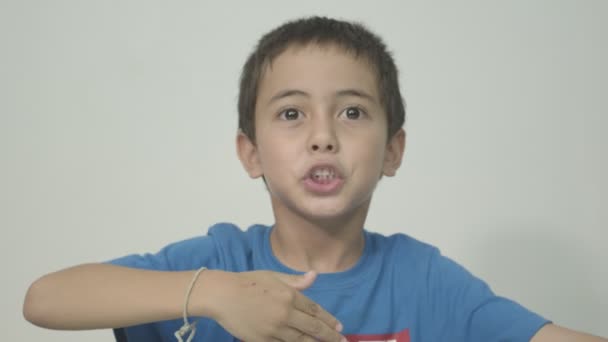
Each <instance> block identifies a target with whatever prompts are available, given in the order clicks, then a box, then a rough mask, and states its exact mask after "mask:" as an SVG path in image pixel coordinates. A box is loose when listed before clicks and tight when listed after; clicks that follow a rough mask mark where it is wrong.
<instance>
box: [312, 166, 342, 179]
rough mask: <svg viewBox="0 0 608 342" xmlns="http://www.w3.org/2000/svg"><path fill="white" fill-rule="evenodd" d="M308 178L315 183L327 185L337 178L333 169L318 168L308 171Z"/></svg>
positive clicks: (327, 167) (326, 167)
mask: <svg viewBox="0 0 608 342" xmlns="http://www.w3.org/2000/svg"><path fill="white" fill-rule="evenodd" d="M309 177H310V178H311V179H312V180H313V181H315V182H317V183H329V182H331V181H332V180H333V179H335V178H336V177H337V172H336V170H335V169H334V168H333V167H329V166H318V167H315V168H313V169H312V170H310V173H309Z"/></svg>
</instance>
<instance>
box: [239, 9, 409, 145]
mask: <svg viewBox="0 0 608 342" xmlns="http://www.w3.org/2000/svg"><path fill="white" fill-rule="evenodd" d="M310 44H316V45H318V46H321V47H329V46H335V47H338V48H340V49H342V50H344V51H345V52H347V53H350V54H352V55H353V56H355V57H356V58H362V59H363V60H365V61H366V62H367V63H368V64H369V66H370V67H371V68H372V69H373V71H374V72H375V74H376V77H377V86H378V94H379V96H380V102H381V104H382V107H383V109H384V112H385V113H386V115H387V122H388V127H387V134H388V135H387V136H388V138H390V137H392V136H393V135H394V134H395V133H396V132H397V131H398V130H399V129H401V127H402V126H403V123H404V121H405V106H404V102H403V99H402V97H401V93H400V91H399V80H398V71H397V67H396V66H395V63H394V61H393V58H392V57H391V55H390V53H389V52H388V51H387V48H386V45H385V44H384V43H383V42H382V40H381V39H380V37H378V36H376V35H375V34H373V33H372V32H370V31H369V30H367V29H366V28H365V27H364V26H362V25H361V24H357V23H351V22H346V21H340V20H335V19H330V18H324V17H311V18H305V19H299V20H295V21H291V22H287V23H285V24H283V25H281V26H279V27H277V28H276V29H274V30H272V31H270V32H269V33H267V34H266V35H264V36H263V37H262V38H261V39H260V41H259V42H258V45H257V47H256V49H255V50H254V51H253V53H252V54H251V55H250V56H249V58H248V59H247V62H246V63H245V65H244V67H243V71H242V74H241V82H240V90H239V102H238V112H239V129H240V130H241V131H242V132H243V133H244V134H245V135H246V136H247V137H249V139H251V141H252V142H253V143H255V141H256V129H255V128H256V127H255V108H256V102H257V100H258V95H259V94H258V91H259V85H260V81H261V80H262V78H263V76H264V73H265V71H266V70H267V68H268V67H270V66H271V64H272V62H273V61H274V59H275V58H276V57H277V56H279V55H280V54H281V53H283V52H285V51H286V50H287V49H288V48H290V47H304V46H306V45H310Z"/></svg>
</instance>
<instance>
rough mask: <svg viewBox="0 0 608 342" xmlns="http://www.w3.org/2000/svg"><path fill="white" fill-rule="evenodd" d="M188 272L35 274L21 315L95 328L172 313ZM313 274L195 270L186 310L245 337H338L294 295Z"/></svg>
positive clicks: (103, 269) (332, 322)
mask: <svg viewBox="0 0 608 342" xmlns="http://www.w3.org/2000/svg"><path fill="white" fill-rule="evenodd" d="M194 273H195V271H184V272H163V271H148V270H141V269H133V268H127V267H122V266H116V265H110V264H85V265H80V266H75V267H71V268H68V269H65V270H62V271H58V272H54V273H51V274H48V275H46V276H43V277H42V278H40V279H38V280H37V281H35V282H34V283H33V284H32V285H31V286H30V288H29V290H28V292H27V294H26V298H25V301H24V306H23V314H24V316H25V318H26V319H27V320H28V321H30V322H32V323H33V324H36V325H38V326H41V327H45V328H50V329H69V330H79V329H102V328H118V327H127V326H132V325H137V324H142V323H148V322H156V321H164V320H170V319H176V318H179V317H181V316H182V310H183V303H184V295H185V292H186V289H187V287H188V285H189V284H190V282H191V280H192V277H193V276H194ZM315 277H316V274H314V273H307V274H306V275H304V276H294V275H287V274H280V273H276V272H269V271H253V272H242V273H233V272H225V271H216V270H205V271H203V272H202V273H201V274H200V276H199V279H198V281H197V282H196V285H195V287H194V288H193V290H192V294H191V297H190V301H189V304H188V313H189V315H190V316H204V317H209V318H211V319H214V320H216V321H217V322H218V323H219V324H220V325H222V326H223V327H224V328H225V329H226V330H228V331H229V332H230V333H231V334H233V335H234V336H235V337H237V338H239V339H241V340H243V339H246V340H247V341H268V340H273V339H279V340H283V341H292V340H297V339H298V338H301V337H302V336H301V335H303V336H308V337H314V338H316V339H317V340H321V341H331V342H333V341H335V342H338V341H342V339H343V337H342V336H341V335H340V334H339V333H338V331H339V330H341V325H340V324H339V323H338V321H337V320H336V319H335V318H334V317H333V316H331V315H330V314H329V313H327V312H326V311H325V310H323V309H322V308H321V307H320V306H319V305H318V304H316V303H314V302H312V301H311V300H310V299H308V298H306V297H305V296H304V295H302V294H301V293H300V291H299V290H302V289H304V288H306V287H308V286H310V285H311V284H312V283H313V282H314V279H315Z"/></svg>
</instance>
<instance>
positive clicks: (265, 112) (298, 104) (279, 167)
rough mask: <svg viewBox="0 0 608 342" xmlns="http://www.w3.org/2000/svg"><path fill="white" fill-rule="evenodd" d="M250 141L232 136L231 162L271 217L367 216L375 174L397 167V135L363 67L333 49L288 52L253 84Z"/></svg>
mask: <svg viewBox="0 0 608 342" xmlns="http://www.w3.org/2000/svg"><path fill="white" fill-rule="evenodd" d="M258 89H259V90H258V96H257V101H256V103H257V104H256V108H255V127H256V142H255V144H254V143H252V142H251V141H250V139H249V138H247V137H246V136H245V135H244V134H242V133H239V136H238V140H237V145H238V146H237V147H238V152H239V157H240V159H241V161H242V162H243V165H244V166H245V168H246V170H247V172H248V173H249V175H250V176H251V177H253V178H257V177H261V176H264V178H265V180H266V183H267V186H268V190H269V192H270V195H271V198H272V203H273V209H274V211H275V215H276V214H278V213H280V212H284V211H286V210H287V211H289V212H291V213H293V214H296V215H299V216H302V217H305V218H308V219H312V220H319V219H321V220H322V219H336V218H340V217H345V215H350V214H354V213H356V212H357V211H360V210H364V211H366V210H367V207H368V204H369V202H370V200H371V197H372V193H373V191H374V188H375V186H376V184H377V182H378V181H379V179H380V177H381V176H382V175H386V176H392V175H394V174H395V172H396V170H397V168H398V167H399V165H400V163H401V158H402V154H403V149H404V144H405V141H404V140H405V137H404V135H405V134H404V132H403V130H400V131H399V132H398V133H397V134H395V135H394V136H393V137H391V139H390V140H387V115H386V113H385V112H384V110H383V108H382V105H381V103H380V97H379V94H378V86H377V79H376V75H375V73H374V71H373V69H372V68H371V67H370V66H369V64H368V63H367V61H366V60H364V59H356V58H355V57H354V56H353V55H351V54H349V53H347V52H344V50H342V49H340V48H338V47H335V46H323V47H319V46H318V45H314V44H311V45H307V46H304V47H291V48H289V49H287V50H286V51H285V52H283V53H282V54H281V55H279V56H278V57H277V58H275V60H274V61H273V63H272V65H270V66H269V67H268V68H266V71H265V73H264V75H263V77H262V79H261V81H260V84H259V88H258Z"/></svg>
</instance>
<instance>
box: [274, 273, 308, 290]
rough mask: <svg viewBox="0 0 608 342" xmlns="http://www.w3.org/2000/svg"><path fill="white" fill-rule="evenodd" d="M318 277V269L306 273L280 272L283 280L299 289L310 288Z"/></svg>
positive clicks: (280, 277)
mask: <svg viewBox="0 0 608 342" xmlns="http://www.w3.org/2000/svg"><path fill="white" fill-rule="evenodd" d="M316 278H317V272H316V271H308V272H306V273H304V274H284V273H281V274H279V279H281V281H283V282H284V283H285V284H287V285H289V286H291V287H293V288H294V289H296V290H299V291H302V290H305V289H307V288H309V287H310V286H311V285H312V283H314V282H315V279H316Z"/></svg>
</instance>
